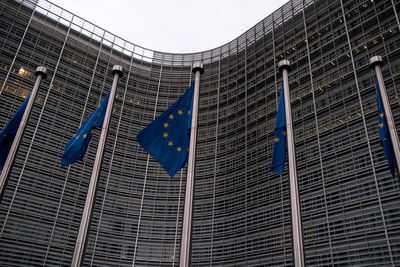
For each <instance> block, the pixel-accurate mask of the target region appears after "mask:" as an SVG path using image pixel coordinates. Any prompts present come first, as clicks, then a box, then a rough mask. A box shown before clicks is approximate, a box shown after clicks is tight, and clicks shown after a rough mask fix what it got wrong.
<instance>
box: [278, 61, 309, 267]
mask: <svg viewBox="0 0 400 267" xmlns="http://www.w3.org/2000/svg"><path fill="white" fill-rule="evenodd" d="M278 67H279V71H281V72H282V76H283V90H284V97H285V115H286V136H287V144H288V160H289V180H290V210H291V215H292V237H293V256H294V266H296V267H303V266H305V264H304V251H303V231H302V227H301V215H300V198H299V189H298V185H297V170H296V154H295V151H294V138H293V125H292V110H291V107H290V93H289V78H288V71H289V70H290V62H289V60H286V59H285V60H281V61H279V63H278Z"/></svg>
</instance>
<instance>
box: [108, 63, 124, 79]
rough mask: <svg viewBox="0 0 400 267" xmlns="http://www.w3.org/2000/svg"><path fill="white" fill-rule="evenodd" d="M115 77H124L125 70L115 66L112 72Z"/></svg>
mask: <svg viewBox="0 0 400 267" xmlns="http://www.w3.org/2000/svg"><path fill="white" fill-rule="evenodd" d="M111 73H112V74H113V75H115V74H117V73H118V74H119V77H122V75H123V74H124V68H123V67H122V66H121V65H115V66H114V67H113V69H112V72H111Z"/></svg>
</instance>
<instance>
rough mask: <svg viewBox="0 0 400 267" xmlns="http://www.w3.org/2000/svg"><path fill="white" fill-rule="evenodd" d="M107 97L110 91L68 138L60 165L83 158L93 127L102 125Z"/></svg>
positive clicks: (66, 164)
mask: <svg viewBox="0 0 400 267" xmlns="http://www.w3.org/2000/svg"><path fill="white" fill-rule="evenodd" d="M109 98H110V93H108V94H107V95H106V97H105V98H104V99H103V101H102V102H101V104H100V106H99V107H98V108H96V109H95V110H94V111H93V113H92V115H90V117H89V118H88V119H87V120H86V121H85V123H84V124H83V125H82V126H81V128H79V130H78V131H77V132H76V133H75V134H74V135H73V137H72V138H71V139H70V140H69V142H68V144H67V145H66V146H65V150H64V154H63V155H62V158H61V165H63V166H68V165H70V164H72V163H75V162H76V161H78V160H81V159H82V158H83V156H84V155H85V152H86V149H87V147H88V145H89V142H90V139H91V138H92V135H93V133H94V129H95V128H96V127H97V128H101V127H103V121H104V116H105V114H106V110H107V104H108V99H109Z"/></svg>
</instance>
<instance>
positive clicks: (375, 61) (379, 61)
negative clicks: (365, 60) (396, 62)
mask: <svg viewBox="0 0 400 267" xmlns="http://www.w3.org/2000/svg"><path fill="white" fill-rule="evenodd" d="M369 65H370V66H371V68H373V69H374V68H375V65H379V66H381V67H382V66H383V59H382V57H381V56H373V57H371V58H370V59H369Z"/></svg>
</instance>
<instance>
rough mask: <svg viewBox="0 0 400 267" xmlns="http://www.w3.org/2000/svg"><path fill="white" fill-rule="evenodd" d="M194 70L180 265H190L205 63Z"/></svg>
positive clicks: (195, 64)
mask: <svg viewBox="0 0 400 267" xmlns="http://www.w3.org/2000/svg"><path fill="white" fill-rule="evenodd" d="M192 72H193V73H195V74H196V78H195V84H194V96H193V110H192V125H191V129H190V146H189V159H188V168H187V178H186V192H185V205H184V210H183V223H182V240H181V250H180V261H179V262H180V263H179V266H180V267H188V266H189V265H190V245H191V242H190V241H191V237H192V214H193V191H194V170H195V161H196V139H197V114H198V108H199V87H200V74H203V73H204V68H203V63H201V62H195V63H194V64H193V69H192Z"/></svg>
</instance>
